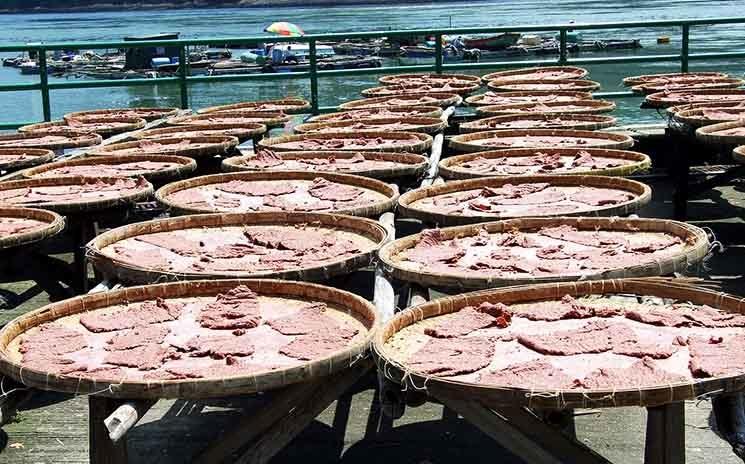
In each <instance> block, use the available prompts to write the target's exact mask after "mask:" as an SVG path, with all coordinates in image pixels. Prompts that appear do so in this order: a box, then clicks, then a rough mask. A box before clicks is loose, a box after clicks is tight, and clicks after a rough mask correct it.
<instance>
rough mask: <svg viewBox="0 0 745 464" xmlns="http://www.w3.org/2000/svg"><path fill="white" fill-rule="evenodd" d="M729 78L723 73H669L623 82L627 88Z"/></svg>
mask: <svg viewBox="0 0 745 464" xmlns="http://www.w3.org/2000/svg"><path fill="white" fill-rule="evenodd" d="M695 76H698V77H708V78H713V77H728V76H727V74H725V73H721V72H690V73H667V74H643V75H641V76H631V77H626V78H624V80H623V85H625V86H626V87H632V86H634V85H640V84H645V83H647V82H653V81H660V80H664V81H675V80H676V79H680V78H681V77H688V78H690V77H695Z"/></svg>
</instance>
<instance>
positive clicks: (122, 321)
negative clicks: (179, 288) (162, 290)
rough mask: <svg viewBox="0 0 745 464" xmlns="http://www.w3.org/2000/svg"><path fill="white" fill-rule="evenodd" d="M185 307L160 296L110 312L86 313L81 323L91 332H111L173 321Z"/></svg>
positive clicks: (81, 317) (81, 318)
mask: <svg viewBox="0 0 745 464" xmlns="http://www.w3.org/2000/svg"><path fill="white" fill-rule="evenodd" d="M183 309H184V305H183V304H181V303H176V302H171V301H167V300H163V299H161V298H158V299H156V300H155V301H146V302H144V303H138V304H137V305H132V306H129V307H127V308H125V309H121V310H117V311H116V312H114V313H110V314H102V313H101V312H99V311H93V312H89V313H85V314H83V315H82V316H80V323H81V324H82V325H83V326H84V327H85V328H86V329H88V330H90V331H91V332H111V331H114V330H123V329H131V328H133V327H142V326H145V325H148V324H157V323H158V322H167V321H173V320H176V319H178V318H179V316H181V312H182V311H183Z"/></svg>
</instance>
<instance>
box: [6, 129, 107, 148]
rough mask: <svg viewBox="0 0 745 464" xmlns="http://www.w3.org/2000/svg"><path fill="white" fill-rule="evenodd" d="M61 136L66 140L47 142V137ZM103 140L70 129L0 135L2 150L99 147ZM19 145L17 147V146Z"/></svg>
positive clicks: (87, 133)
mask: <svg viewBox="0 0 745 464" xmlns="http://www.w3.org/2000/svg"><path fill="white" fill-rule="evenodd" d="M52 136H60V137H66V139H65V140H54V141H50V140H45V138H46V137H52ZM102 140H103V139H102V138H101V136H100V135H98V134H93V133H90V132H80V131H75V130H70V129H60V130H59V131H48V132H43V133H37V132H25V133H17V134H0V148H21V149H27V148H41V149H46V150H64V149H68V148H81V147H90V146H93V145H98V144H100V143H101V141H102ZM16 143H17V144H18V145H15V144H16Z"/></svg>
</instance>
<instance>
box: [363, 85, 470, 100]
mask: <svg viewBox="0 0 745 464" xmlns="http://www.w3.org/2000/svg"><path fill="white" fill-rule="evenodd" d="M480 87H481V84H480V83H476V82H472V83H466V82H463V83H457V82H453V83H451V82H448V83H447V84H445V83H443V84H441V85H438V84H430V85H423V84H387V85H384V86H383V87H372V88H369V89H365V90H363V91H362V92H361V93H362V96H363V97H367V98H370V97H387V96H389V95H418V94H428V93H432V92H444V93H455V94H458V95H460V96H466V95H469V94H471V93H473V92H475V91H477V90H478V89H479V88H480Z"/></svg>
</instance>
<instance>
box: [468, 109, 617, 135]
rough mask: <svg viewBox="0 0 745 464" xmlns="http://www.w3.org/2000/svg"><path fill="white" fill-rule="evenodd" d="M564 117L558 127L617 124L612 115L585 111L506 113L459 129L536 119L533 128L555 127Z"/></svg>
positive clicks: (480, 128) (478, 129)
mask: <svg viewBox="0 0 745 464" xmlns="http://www.w3.org/2000/svg"><path fill="white" fill-rule="evenodd" d="M557 118H558V119H562V120H563V123H562V124H561V125H560V126H558V127H556V128H562V129H568V130H595V129H605V128H608V127H613V126H615V125H616V118H614V117H612V116H597V115H593V114H584V113H567V114H561V113H558V114H557V113H538V114H506V115H503V116H492V117H489V118H483V119H477V120H475V121H469V122H464V123H463V124H461V125H460V126H459V127H458V129H459V130H460V132H461V133H469V132H481V131H487V130H505V129H508V128H499V127H492V126H491V125H490V124H491V123H494V124H503V123H509V122H513V121H536V124H535V127H532V128H531V129H533V128H534V129H545V128H553V126H552V125H551V124H552V121H554V120H556V119H557Z"/></svg>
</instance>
